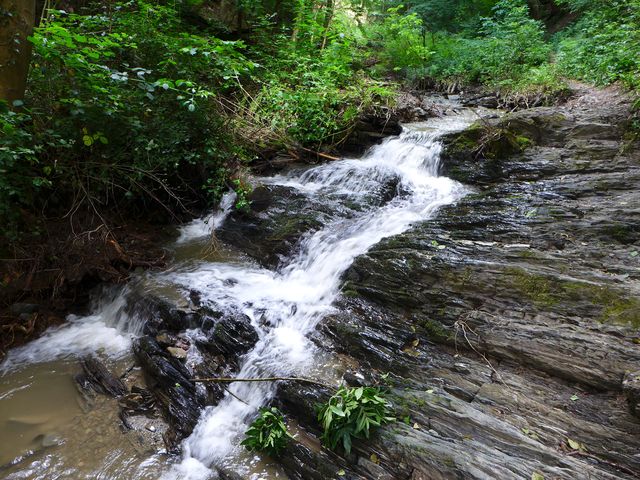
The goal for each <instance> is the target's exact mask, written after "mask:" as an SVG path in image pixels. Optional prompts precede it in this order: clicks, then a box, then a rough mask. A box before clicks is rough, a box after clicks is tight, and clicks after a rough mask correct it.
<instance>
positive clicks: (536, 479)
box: [531, 472, 544, 480]
mask: <svg viewBox="0 0 640 480" xmlns="http://www.w3.org/2000/svg"><path fill="white" fill-rule="evenodd" d="M531 480H544V476H543V475H542V474H541V473H538V472H533V473H532V474H531Z"/></svg>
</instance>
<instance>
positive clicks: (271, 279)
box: [166, 118, 467, 479]
mask: <svg viewBox="0 0 640 480" xmlns="http://www.w3.org/2000/svg"><path fill="white" fill-rule="evenodd" d="M466 123H467V122H466V120H465V119H461V118H455V120H454V121H450V122H440V124H439V125H438V127H439V128H437V129H435V130H431V131H429V130H423V131H416V130H407V131H405V132H404V133H403V134H402V135H401V136H400V137H397V138H392V139H388V140H387V141H385V142H384V143H383V144H382V145H380V146H378V147H375V148H373V149H372V150H371V151H370V153H369V154H368V155H366V157H365V158H363V159H360V160H355V159H345V160H341V161H336V162H332V163H329V164H326V165H322V166H319V167H316V168H313V169H310V170H307V171H305V172H304V173H302V174H301V175H296V174H291V175H286V176H278V177H273V178H269V179H265V182H266V183H271V184H279V185H286V186H290V187H294V188H296V189H298V190H299V191H300V192H303V193H305V194H307V195H317V196H320V197H321V198H322V199H323V200H326V201H338V200H336V199H339V198H341V197H342V198H344V197H348V198H350V199H351V200H352V201H354V200H355V201H357V200H358V199H359V198H360V197H365V196H367V195H369V194H370V192H371V190H372V188H374V186H375V185H379V184H380V183H383V182H384V181H385V180H388V179H389V178H392V177H398V178H399V184H398V187H397V188H398V189H399V190H400V191H401V192H402V194H401V195H398V196H396V197H395V198H394V199H392V200H391V201H390V202H388V203H387V204H385V205H384V206H382V207H379V208H371V209H364V211H361V212H360V214H358V215H355V216H349V217H348V218H341V217H338V218H336V219H335V220H333V221H331V222H330V223H329V224H327V225H326V226H325V227H324V228H323V229H321V230H319V231H318V232H316V233H314V234H312V235H310V236H308V237H307V238H305V239H304V240H303V241H302V244H301V245H300V248H299V249H298V253H297V254H295V255H294V256H293V257H292V258H291V259H290V260H289V261H288V262H285V263H284V264H282V265H281V266H280V268H279V269H278V270H277V271H270V270H266V269H260V268H247V267H246V266H235V265H226V264H201V265H198V266H197V267H196V268H194V269H193V271H190V272H173V273H171V274H169V275H167V279H166V280H167V281H171V282H174V283H178V284H182V285H184V286H185V287H189V288H195V289H196V290H198V291H200V292H203V295H204V298H205V299H208V300H210V301H212V302H215V304H217V305H218V306H222V307H223V308H228V309H240V310H241V311H242V312H243V313H245V314H246V315H248V316H249V318H251V320H252V322H253V324H254V327H256V329H257V330H258V331H259V333H260V340H259V342H258V344H257V345H256V346H255V348H254V349H253V350H252V351H251V352H249V353H248V354H247V355H246V356H245V358H244V362H243V364H242V368H241V371H240V373H239V374H238V376H239V377H253V378H256V377H267V376H288V375H293V374H295V375H301V374H304V373H305V371H306V370H307V369H308V368H309V367H310V364H311V362H312V360H313V358H314V355H313V351H314V348H313V345H312V344H311V343H310V342H309V340H308V339H307V338H306V334H307V333H308V332H309V331H310V330H311V329H313V328H314V327H315V325H316V324H317V322H318V321H319V320H320V319H321V318H322V317H323V315H325V314H326V313H328V312H329V311H331V308H332V303H333V301H334V300H335V299H336V297H337V295H338V294H339V290H340V277H341V275H342V273H343V272H344V271H345V270H346V269H347V268H348V267H349V266H350V265H351V262H352V261H353V260H354V259H355V257H357V256H358V255H361V254H363V253H365V252H366V251H367V250H368V249H369V248H370V247H371V246H373V245H375V244H376V243H378V242H379V241H380V240H381V239H382V238H384V237H388V236H391V235H396V234H399V233H401V232H403V231H405V230H406V229H407V228H409V227H410V226H411V224H412V223H415V222H418V221H422V220H425V219H428V218H429V217H431V216H432V215H433V213H434V212H435V211H436V210H437V209H438V208H439V207H441V206H443V205H446V204H450V203H452V202H455V201H456V200H457V199H459V198H460V197H461V196H462V195H464V193H465V188H464V187H463V186H462V185H461V184H459V183H457V182H455V181H453V180H451V179H448V178H446V177H440V176H438V167H439V159H440V152H441V148H442V147H441V145H440V144H439V143H438V141H437V137H438V136H439V135H441V134H442V133H443V132H445V131H448V130H454V129H459V128H461V127H462V126H464V125H465V124H466ZM274 388H275V387H274V386H273V385H271V384H268V383H258V382H255V383H236V384H233V385H232V386H231V387H230V389H231V392H232V393H233V395H227V396H226V397H225V398H224V399H223V400H222V401H221V402H220V403H219V404H218V405H217V406H215V407H210V408H208V409H206V410H205V411H204V412H203V414H202V416H201V419H200V422H199V424H198V425H197V426H196V428H195V430H194V432H193V434H192V435H191V436H190V437H189V438H188V439H186V440H185V442H184V445H183V446H184V459H183V461H182V463H181V464H180V465H179V466H177V467H176V468H174V470H173V471H172V472H171V473H170V474H168V475H167V476H166V477H167V478H189V479H199V478H209V477H210V475H211V471H210V470H209V468H208V467H209V466H211V465H214V464H216V465H219V466H220V465H224V464H225V463H226V462H227V461H229V459H232V458H233V457H234V455H233V451H234V449H237V448H238V447H237V445H238V443H239V440H240V437H241V435H242V432H244V430H245V429H246V423H247V422H248V421H249V420H250V418H251V416H252V415H253V414H254V413H255V411H256V409H257V408H258V407H260V406H262V405H264V404H265V403H266V402H267V401H268V400H269V399H270V398H271V397H272V396H273V395H274ZM239 399H242V400H244V401H241V400H239Z"/></svg>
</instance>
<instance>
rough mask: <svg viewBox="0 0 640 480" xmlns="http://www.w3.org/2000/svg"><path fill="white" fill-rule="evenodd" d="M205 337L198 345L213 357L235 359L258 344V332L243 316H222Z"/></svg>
mask: <svg viewBox="0 0 640 480" xmlns="http://www.w3.org/2000/svg"><path fill="white" fill-rule="evenodd" d="M206 335H207V339H206V340H205V341H203V340H201V341H200V342H199V344H200V345H201V346H202V347H203V348H205V349H207V350H208V351H209V352H210V353H212V354H214V355H222V356H229V357H237V356H238V355H242V354H244V353H247V352H248V351H249V350H251V349H252V348H253V347H254V345H255V344H256V343H257V342H258V332H257V331H256V329H255V328H254V327H253V325H251V319H250V318H249V317H248V316H246V315H243V314H238V315H233V316H232V315H227V316H224V317H223V318H221V319H220V320H219V321H218V322H216V323H215V325H214V326H213V328H212V329H211V330H210V331H209V332H208V333H207V334H206Z"/></svg>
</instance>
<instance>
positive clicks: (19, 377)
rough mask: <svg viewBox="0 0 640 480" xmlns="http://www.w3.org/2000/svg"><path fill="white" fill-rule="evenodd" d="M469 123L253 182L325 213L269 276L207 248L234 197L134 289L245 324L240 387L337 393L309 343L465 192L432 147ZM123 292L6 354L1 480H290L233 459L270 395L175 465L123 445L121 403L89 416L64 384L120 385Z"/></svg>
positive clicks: (255, 394)
mask: <svg viewBox="0 0 640 480" xmlns="http://www.w3.org/2000/svg"><path fill="white" fill-rule="evenodd" d="M477 118H478V112H477V111H475V110H471V109H455V113H452V114H450V115H446V116H444V117H442V118H436V119H432V120H429V121H427V122H423V123H417V124H410V125H406V126H405V128H404V131H403V133H402V134H401V135H400V136H398V137H392V138H388V139H386V140H385V141H383V142H382V143H381V144H380V145H378V146H375V147H373V148H372V149H371V150H370V151H369V152H368V153H367V154H365V155H364V156H363V157H362V158H359V159H355V158H344V159H341V160H338V161H333V162H330V163H326V164H322V165H319V166H315V167H311V168H310V167H308V166H306V167H299V168H291V169H289V170H287V171H286V172H284V173H282V174H279V175H276V176H272V177H264V178H256V179H255V182H256V183H257V184H262V185H266V186H277V187H284V188H287V189H291V190H293V191H295V192H296V194H298V195H302V196H304V197H306V198H308V199H310V200H312V201H315V202H321V203H322V204H323V205H324V207H325V211H326V212H328V213H327V214H326V216H325V217H324V218H325V222H324V225H323V226H322V227H321V228H319V229H317V230H315V231H310V232H308V233H307V234H305V235H303V236H302V237H301V239H300V240H299V242H298V243H297V245H296V247H295V249H294V250H293V251H292V252H291V253H290V254H289V255H288V256H281V258H280V261H279V263H278V266H277V267H276V268H266V267H264V266H261V265H259V264H258V263H256V261H254V260H252V259H250V258H248V257H247V256H246V255H244V254H242V253H241V252H239V251H237V250H235V249H233V248H231V247H228V246H225V245H221V244H217V245H216V248H215V249H214V248H212V247H211V243H210V239H211V232H212V230H213V231H214V234H215V230H216V229H217V228H219V227H221V226H222V225H223V224H224V222H225V219H226V218H227V215H228V214H229V212H230V211H231V209H232V207H233V203H234V197H233V195H230V194H228V195H227V196H226V197H225V198H224V199H223V202H222V204H221V210H220V211H219V212H218V213H216V214H214V215H211V216H208V217H205V218H202V219H197V220H194V221H193V222H191V223H190V224H188V225H185V226H183V227H182V228H181V230H180V236H179V238H178V240H177V241H176V242H175V244H174V245H173V246H172V248H173V249H174V250H175V252H176V254H175V260H174V261H173V263H172V265H171V266H170V268H168V269H167V270H166V271H163V272H151V273H146V274H141V275H139V276H138V278H136V279H134V280H132V285H134V284H135V286H136V287H135V288H136V289H138V290H142V291H144V292H147V293H149V294H153V295H159V296H162V297H164V298H166V299H169V300H171V301H175V302H178V303H179V302H185V301H186V300H185V299H186V298H188V295H189V292H191V291H194V290H195V291H197V292H198V293H199V295H200V296H201V301H202V302H203V303H204V304H211V305H215V306H216V309H219V310H223V311H227V312H234V313H241V314H243V315H246V316H247V317H248V318H249V319H250V321H251V325H252V326H253V327H254V328H255V330H256V332H257V333H258V341H257V343H256V344H255V346H254V347H253V348H252V349H251V350H250V351H249V352H248V353H246V354H245V355H243V356H242V357H241V358H240V370H239V372H238V373H237V376H238V377H271V376H307V377H312V378H317V379H319V380H321V381H323V382H327V383H334V384H337V382H339V380H340V379H339V378H338V377H339V376H338V375H337V374H336V372H335V371H334V368H333V359H332V358H331V356H330V355H328V354H327V353H322V352H319V351H318V349H317V348H316V347H315V346H314V344H313V343H312V342H311V341H310V340H309V339H308V338H307V336H308V334H309V333H310V332H312V331H313V330H314V328H315V327H316V325H317V323H318V322H319V321H320V319H322V318H323V317H324V316H326V315H327V314H329V313H331V312H333V311H334V310H335V306H334V302H335V300H336V298H338V296H339V295H340V294H341V287H342V275H343V273H344V272H345V270H346V269H347V268H349V266H350V265H351V264H352V263H353V261H354V259H355V258H356V257H358V256H359V255H362V254H364V253H366V252H367V251H368V250H369V249H370V248H371V247H372V246H373V245H375V244H377V243H378V242H379V241H380V240H382V239H383V238H386V237H391V236H394V235H398V234H400V233H402V232H404V231H406V230H407V229H409V228H410V227H411V226H413V225H415V224H416V223H419V222H424V221H426V220H429V219H430V218H432V217H433V216H434V215H435V213H436V212H437V211H438V209H440V208H441V207H442V206H445V205H449V204H452V203H454V202H456V201H458V200H459V199H461V198H462V197H463V196H465V195H466V194H467V193H468V192H469V189H468V188H467V187H465V186H464V185H462V184H461V183H458V182H456V181H454V180H452V179H450V178H447V177H444V176H440V175H439V171H440V169H439V167H440V165H439V160H440V153H441V149H442V146H441V144H440V142H439V141H438V138H439V137H440V136H441V135H443V134H444V133H447V132H451V131H456V130H461V129H463V128H464V127H466V126H468V125H469V124H470V123H472V122H473V121H474V120H476V119H477ZM390 185H391V187H389V186H390ZM389 188H391V190H392V193H391V194H389V193H388V191H389ZM381 192H387V193H381ZM207 246H208V248H207ZM130 288H131V287H125V288H124V289H119V290H108V291H106V292H104V293H103V294H102V295H101V296H100V297H99V300H98V301H97V302H96V305H95V306H94V308H93V313H92V314H91V315H88V316H84V317H74V316H71V317H70V318H69V319H68V323H67V324H66V325H64V326H62V327H59V328H57V329H54V330H51V331H49V332H47V333H46V334H45V335H44V336H42V337H41V338H40V339H38V340H35V341H33V342H31V343H30V344H28V345H26V346H24V347H20V348H17V349H14V350H13V351H11V352H10V353H9V355H8V357H7V358H6V360H5V361H4V362H3V364H2V365H1V366H0V372H1V374H2V377H0V402H2V408H1V409H0V412H1V413H0V443H2V445H3V449H2V450H3V451H2V457H0V464H2V465H5V466H4V467H2V468H3V469H2V470H1V472H2V475H3V476H5V478H8V479H19V478H20V479H21V478H41V479H45V478H63V477H64V478H108V479H118V478H122V479H124V478H126V479H143V478H164V479H173V478H175V479H178V478H179V479H184V478H188V479H194V480H195V479H207V478H216V475H217V474H216V473H215V472H216V471H217V469H222V470H227V471H234V472H238V473H240V474H241V475H243V476H246V477H251V478H286V476H285V475H284V473H283V472H282V471H281V470H280V469H279V467H278V466H277V465H275V464H273V462H271V461H269V460H264V459H261V458H260V457H258V456H255V455H250V454H247V453H246V452H245V451H244V450H243V449H242V448H241V447H239V446H238V445H239V442H240V440H241V439H242V434H243V432H244V431H245V430H246V428H247V424H248V422H250V421H251V419H252V418H253V416H254V415H255V413H256V411H257V409H258V408H259V407H261V406H264V405H266V404H268V403H269V401H270V400H271V399H272V398H273V397H274V395H275V385H274V384H270V383H235V384H231V386H230V387H229V390H230V393H231V395H230V394H227V395H225V396H224V398H223V399H222V400H221V401H220V402H219V403H218V404H217V405H215V406H208V407H206V408H205V409H204V410H203V411H202V413H201V416H200V419H199V421H198V423H197V425H196V427H195V429H194V430H193V433H192V434H191V435H190V436H189V437H187V438H186V439H185V440H184V441H183V443H182V456H181V457H179V458H175V457H173V456H166V455H164V454H163V451H162V450H154V448H150V446H149V445H146V446H144V442H141V441H138V440H139V439H136V438H132V433H131V432H129V433H127V434H124V433H122V431H121V430H120V428H119V427H118V419H117V414H116V413H114V412H115V408H116V402H115V400H111V399H101V400H94V401H93V403H91V405H89V406H88V405H87V403H86V401H85V400H84V399H83V398H82V397H81V396H80V395H79V394H78V393H77V391H76V388H75V386H74V382H73V381H72V377H73V374H74V373H76V372H77V367H76V365H77V358H78V357H80V356H82V355H86V354H97V355H99V356H100V357H101V358H102V359H105V360H106V361H107V363H108V364H109V365H110V366H111V368H112V369H113V371H115V372H116V373H118V374H120V373H123V372H124V371H126V370H127V369H128V368H130V365H131V364H132V363H133V361H134V360H133V357H132V354H131V346H132V341H133V340H134V339H135V338H137V337H138V336H139V335H141V332H142V330H143V328H144V324H145V321H146V319H145V318H143V316H141V315H136V314H131V311H130V310H129V309H127V308H126V307H127V305H126V303H127V296H126V293H127V292H128V290H129V289H130ZM186 335H187V336H188V337H189V339H190V340H192V347H191V348H190V350H189V353H188V357H187V359H186V364H187V365H188V366H192V365H195V364H197V363H198V362H199V361H200V358H201V357H200V352H199V351H198V349H197V348H196V347H195V345H196V344H197V341H198V339H199V337H200V336H201V335H202V332H201V331H200V330H199V329H198V328H193V329H190V330H187V332H186ZM153 429H154V427H148V428H147V430H148V431H150V432H151V431H153ZM156 433H157V432H156ZM156 436H157V435H156ZM123 439H126V441H123ZM157 441H158V439H157V438H156V443H157ZM141 445H143V446H141ZM151 445H154V444H151Z"/></svg>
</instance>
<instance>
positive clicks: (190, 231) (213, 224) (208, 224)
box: [176, 192, 236, 245]
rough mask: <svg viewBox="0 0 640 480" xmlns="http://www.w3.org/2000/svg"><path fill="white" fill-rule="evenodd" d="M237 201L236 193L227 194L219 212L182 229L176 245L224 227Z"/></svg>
mask: <svg viewBox="0 0 640 480" xmlns="http://www.w3.org/2000/svg"><path fill="white" fill-rule="evenodd" d="M235 201H236V194H235V192H228V193H225V194H224V195H223V196H222V200H221V201H220V207H219V209H218V211H217V212H215V213H212V214H211V215H207V216H206V217H202V218H196V219H194V220H192V221H191V222H189V223H187V224H186V225H183V226H182V227H180V236H179V237H178V240H176V243H177V244H178V245H180V244H183V243H187V242H191V241H193V240H198V239H200V238H203V237H207V236H209V235H211V234H212V233H213V231H214V230H215V229H216V228H218V227H220V226H221V225H222V223H223V222H224V220H225V218H227V215H228V214H229V212H230V211H231V209H232V208H233V204H234V203H235Z"/></svg>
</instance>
